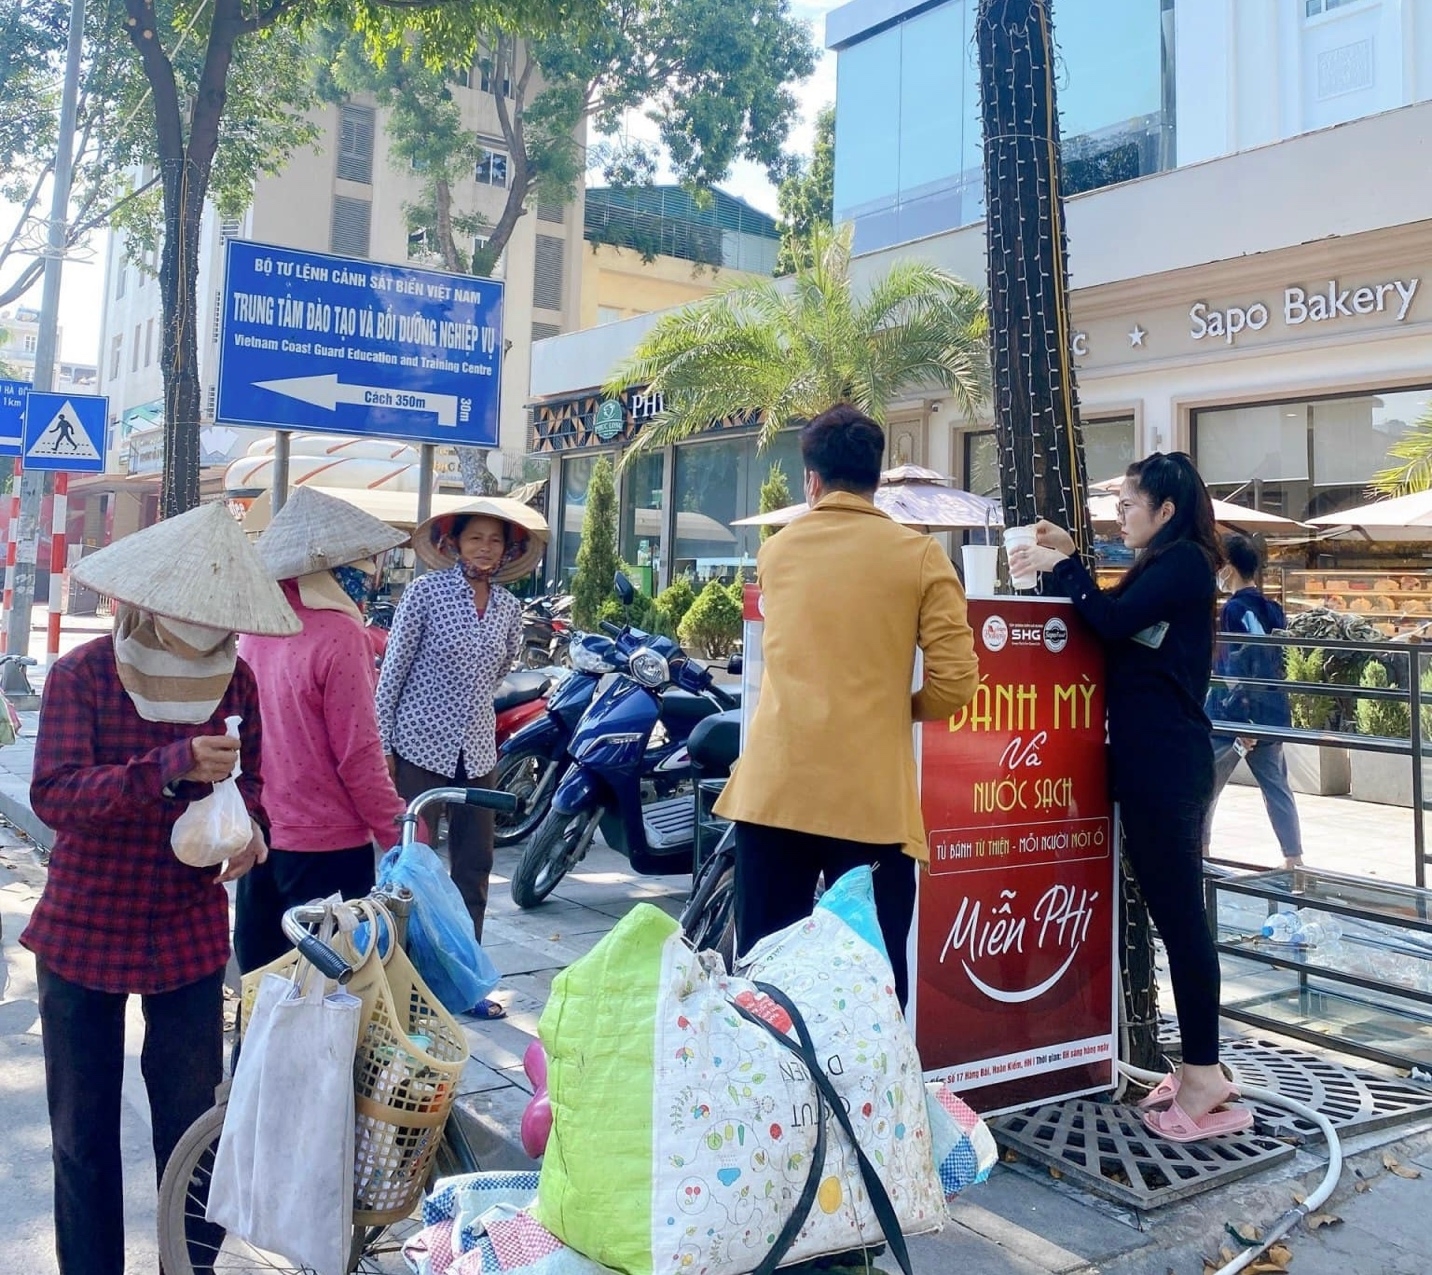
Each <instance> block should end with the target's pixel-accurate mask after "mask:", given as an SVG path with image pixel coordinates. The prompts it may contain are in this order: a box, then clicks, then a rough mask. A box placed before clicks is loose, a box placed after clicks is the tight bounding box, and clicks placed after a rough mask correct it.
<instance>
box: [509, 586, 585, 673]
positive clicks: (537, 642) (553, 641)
mask: <svg viewBox="0 0 1432 1275" xmlns="http://www.w3.org/2000/svg"><path fill="white" fill-rule="evenodd" d="M571 615H572V599H571V596H570V595H563V596H556V595H552V594H548V595H547V596H545V597H540V598H531V599H529V601H528V602H527V604H526V605H525V606H524V607H523V608H522V653H521V654H520V655H519V656H518V657H517V662H518V663H519V664H520V665H522V667H523V668H547V667H549V666H550V665H554V664H565V663H567V647H568V644H569V643H570V642H571V639H572V620H571Z"/></svg>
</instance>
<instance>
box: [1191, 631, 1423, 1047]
mask: <svg viewBox="0 0 1432 1275" xmlns="http://www.w3.org/2000/svg"><path fill="white" fill-rule="evenodd" d="M1218 641H1219V647H1220V650H1221V651H1225V650H1227V649H1228V648H1230V647H1241V648H1246V649H1250V650H1256V649H1257V648H1260V647H1274V648H1279V649H1281V650H1282V651H1284V652H1285V653H1288V652H1291V653H1292V654H1285V656H1284V660H1285V667H1289V668H1293V669H1296V670H1298V671H1299V672H1300V674H1301V675H1300V676H1294V677H1281V678H1279V677H1271V676H1263V677H1252V676H1242V675H1241V674H1237V673H1234V674H1230V675H1217V676H1215V679H1214V682H1215V685H1222V686H1225V687H1233V686H1235V685H1236V686H1242V687H1243V688H1245V689H1249V690H1254V691H1259V690H1261V691H1265V692H1272V693H1275V694H1277V695H1286V696H1287V697H1288V699H1289V703H1290V705H1291V706H1292V708H1293V711H1294V717H1295V723H1294V725H1293V726H1292V727H1289V728H1283V727H1277V726H1268V725H1258V724H1253V723H1249V722H1243V721H1229V720H1223V719H1215V720H1214V723H1213V725H1214V730H1215V731H1216V732H1218V733H1219V734H1222V735H1235V736H1240V737H1243V738H1248V739H1256V740H1261V741H1270V742H1276V743H1282V744H1309V745H1314V746H1317V747H1323V748H1337V749H1347V750H1349V751H1353V752H1365V753H1374V754H1382V755H1385V756H1393V757H1406V758H1407V759H1408V760H1409V763H1410V767H1411V803H1412V811H1411V814H1412V842H1413V845H1412V851H1413V880H1414V881H1415V885H1400V884H1396V883H1391V882H1386V881H1379V880H1375V879H1373V878H1371V877H1359V876H1352V875H1348V874H1340V873H1332V872H1324V871H1322V870H1320V869H1318V868H1316V867H1313V868H1296V869H1286V868H1285V869H1277V870H1268V869H1265V868H1260V867H1257V866H1255V865H1250V864H1246V863H1239V862H1236V861H1233V860H1229V859H1222V858H1220V859H1210V860H1209V861H1208V863H1207V864H1206V865H1205V873H1204V882H1205V895H1206V902H1207V906H1208V914H1209V924H1210V927H1211V928H1212V929H1213V931H1214V938H1215V943H1216V945H1217V948H1218V951H1219V954H1220V963H1221V965H1222V969H1223V999H1222V1006H1221V1008H1222V1011H1223V1013H1224V1014H1225V1015H1226V1016H1228V1017H1230V1018H1234V1019H1237V1020H1239V1021H1242V1022H1245V1023H1249V1024H1251V1025H1253V1026H1257V1027H1262V1028H1265V1029H1268V1030H1272V1031H1276V1032H1279V1033H1281V1034H1284V1035H1288V1036H1293V1037H1296V1038H1300V1039H1304V1040H1307V1041H1310V1042H1313V1043H1317V1044H1322V1045H1332V1046H1333V1047H1335V1048H1337V1049H1339V1050H1340V1051H1342V1052H1346V1053H1350V1054H1356V1055H1359V1056H1362V1057H1366V1058H1372V1059H1375V1060H1377V1061H1379V1062H1383V1063H1387V1064H1389V1065H1392V1066H1398V1067H1405V1068H1409V1069H1411V1068H1422V1069H1423V1070H1424V1071H1432V891H1429V890H1428V889H1427V888H1426V885H1427V880H1426V878H1427V845H1426V831H1425V806H1426V799H1427V793H1426V784H1425V777H1424V774H1423V762H1424V753H1425V749H1426V744H1427V740H1428V737H1429V735H1432V670H1429V669H1428V668H1427V663H1428V659H1429V656H1432V650H1429V649H1428V648H1427V647H1424V645H1423V644H1422V643H1421V642H1420V641H1418V640H1416V639H1415V638H1414V639H1412V640H1403V641H1392V640H1344V639H1327V638H1303V637H1291V636H1266V637H1265V636H1242V635H1231V634H1220V635H1219V639H1218ZM1264 662H1265V663H1268V662H1270V661H1266V660H1265V661H1264ZM1369 667H1376V668H1377V669H1378V671H1377V672H1375V673H1372V674H1369V673H1367V670H1368V668H1369ZM1310 669H1311V670H1313V671H1317V672H1320V673H1322V674H1323V676H1325V677H1327V678H1329V679H1330V680H1313V679H1312V678H1310V677H1308V676H1307V673H1308V671H1309V670H1310ZM1424 679H1426V681H1424ZM1364 682H1365V683H1366V684H1364ZM1359 705H1363V706H1368V705H1372V706H1376V707H1374V708H1372V709H1368V708H1366V707H1364V708H1362V709H1361V710H1359ZM1424 712H1426V713H1427V716H1426V717H1425V718H1424ZM1296 719H1301V720H1302V723H1303V724H1301V725H1300V724H1298V721H1297V720H1296ZM1353 725H1356V726H1360V727H1361V728H1362V729H1347V728H1348V727H1349V726H1353ZM1348 818H1349V820H1350V821H1351V820H1355V818H1356V814H1355V807H1352V806H1350V807H1349V810H1348ZM1349 831H1350V832H1352V831H1353V829H1352V828H1351V827H1350V829H1349ZM1280 912H1282V913H1292V915H1291V916H1289V917H1287V918H1286V919H1284V920H1282V921H1279V920H1278V919H1277V914H1278V913H1280ZM1299 935H1301V936H1302V938H1301V941H1300V940H1299V938H1298V936H1299Z"/></svg>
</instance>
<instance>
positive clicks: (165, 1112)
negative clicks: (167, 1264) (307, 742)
mask: <svg viewBox="0 0 1432 1275" xmlns="http://www.w3.org/2000/svg"><path fill="white" fill-rule="evenodd" d="M74 575H75V578H76V579H78V580H79V581H81V582H82V583H83V584H85V585H86V586H88V587H89V588H91V589H94V590H95V591H96V592H98V593H99V594H100V595H101V596H103V597H109V598H113V599H115V601H116V604H117V606H116V610H115V617H114V633H113V635H112V636H110V637H102V638H96V639H95V640H94V641H92V642H89V643H87V644H86V645H84V646H81V647H79V648H78V649H76V650H74V651H71V652H70V653H69V654H68V655H65V656H62V657H61V658H60V659H59V660H58V661H57V662H56V663H55V665H54V667H53V668H51V670H50V673H49V676H48V677H47V678H46V679H45V695H44V704H43V706H42V708H41V710H40V730H39V735H38V736H37V738H36V741H35V764H34V772H33V778H32V780H31V783H30V800H31V803H32V804H33V806H34V809H35V813H36V814H37V815H39V816H40V818H41V819H43V820H44V821H45V822H46V823H47V824H49V825H50V827H52V828H53V829H54V830H55V844H54V848H53V850H52V852H51V858H50V870H49V877H48V879H47V881H46V882H45V890H44V894H43V895H42V896H41V898H40V901H39V903H38V904H37V905H36V907H35V911H34V915H33V916H32V917H31V919H30V924H29V926H28V927H27V928H26V930H25V932H24V934H23V935H21V937H20V941H21V943H23V944H24V945H25V946H26V947H28V948H29V949H30V950H31V951H32V952H33V953H34V954H35V971H36V977H37V981H38V984H39V1001H40V1027H41V1034H42V1036H43V1038H44V1046H45V1089H46V1096H47V1098H48V1101H49V1112H50V1131H51V1140H52V1144H53V1149H54V1162H55V1251H56V1256H57V1258H58V1261H59V1269H60V1272H61V1275H123V1271H124V1183H123V1174H122V1171H121V1165H122V1159H123V1157H122V1155H121V1145H120V1111H121V1094H120V1088H121V1084H122V1081H123V1078H124V1054H125V1046H124V1035H125V1009H126V1003H127V1001H128V999H129V997H130V996H132V995H137V996H139V997H141V998H142V1000H143V1006H144V1019H145V1030H144V1051H143V1054H142V1059H141V1061H142V1064H143V1065H142V1070H143V1073H144V1084H145V1089H146V1091H147V1093H148V1096H149V1109H150V1117H151V1120H150V1123H151V1126H152V1132H153V1142H154V1158H155V1160H156V1161H157V1162H158V1170H159V1173H160V1175H161V1176H162V1175H163V1172H164V1166H165V1164H166V1163H167V1161H168V1159H169V1156H170V1153H171V1152H172V1151H173V1149H174V1146H175V1144H176V1143H177V1142H178V1140H179V1137H180V1136H181V1135H182V1134H183V1133H184V1131H185V1130H186V1129H187V1128H188V1127H189V1126H190V1125H191V1124H192V1123H193V1122H194V1121H195V1120H197V1119H198V1118H199V1116H200V1115H202V1114H203V1113H204V1112H205V1111H207V1110H208V1108H209V1107H210V1105H211V1104H212V1103H213V1101H214V1087H215V1086H216V1085H217V1084H218V1083H219V1082H220V1081H221V1080H222V1079H223V1049H224V1019H223V985H224V967H225V965H226V964H227V963H228V959H229V900H228V894H227V893H226V891H225V890H224V888H223V883H224V882H226V881H232V880H235V879H237V878H241V877H242V876H243V875H244V874H245V873H246V872H247V871H249V869H250V868H251V867H253V866H254V865H255V864H260V863H262V862H263V860H264V856H265V854H266V852H267V851H266V844H265V840H264V830H265V828H266V826H267V817H266V815H265V813H264V809H263V805H262V803H261V796H262V781H261V779H260V768H259V761H260V750H261V738H260V736H261V731H260V724H259V699H258V692H257V690H256V689H255V687H254V679H253V675H252V673H250V671H249V669H248V667H247V665H245V663H244V662H243V660H241V659H239V658H238V654H237V652H236V649H235V640H234V634H235V633H236V632H246V633H268V634H273V635H275V636H277V635H282V634H290V633H296V632H297V631H298V628H299V624H298V620H297V618H296V617H295V616H294V614H293V611H292V609H291V608H290V607H289V605H288V603H287V602H285V601H284V597H283V594H282V593H281V592H279V588H278V586H277V585H276V584H274V582H273V581H272V580H271V579H270V578H269V575H268V573H267V571H265V570H264V566H263V563H262V562H261V561H260V560H259V558H258V555H257V554H255V553H254V550H253V548H252V547H251V546H250V545H249V543H248V541H247V539H246V538H245V536H244V533H243V532H242V531H241V530H240V529H239V525H238V523H236V522H235V521H234V519H233V517H232V516H231V515H230V514H229V512H228V509H227V508H226V507H225V506H224V505H222V504H215V505H204V506H202V507H200V508H198V509H194V510H191V511H190V512H189V513H186V514H181V515H180V516H178V517H177V518H171V519H168V520H167V521H165V522H161V523H159V524H158V525H157V526H154V527H150V528H148V529H147V530H145V531H141V532H137V533H136V534H135V535H132V536H127V537H125V538H124V539H123V540H120V541H117V542H116V543H115V544H113V545H111V546H110V547H109V548H107V549H103V550H101V551H100V552H99V553H97V554H95V555H93V556H92V557H89V558H86V559H84V560H83V561H82V562H81V563H79V564H77V565H76V567H75V569H74ZM229 716H237V717H241V718H242V719H243V723H242V725H241V727H240V739H238V740H232V739H228V738H226V737H225V734H224V719H225V718H226V717H229ZM240 759H241V760H242V766H243V773H242V774H241V775H240V777H239V780H238V788H239V792H240V793H241V794H242V795H243V799H244V804H245V805H246V806H247V808H248V811H249V815H250V819H251V823H252V831H253V835H252V838H251V839H250V841H249V844H248V846H247V847H246V848H245V849H244V850H243V851H242V852H241V853H240V854H238V855H236V856H234V857H233V858H231V859H230V860H229V861H228V864H227V865H226V867H225V868H224V869H223V870H222V871H221V870H219V869H217V868H192V867H188V866H186V865H185V864H183V863H181V862H180V861H179V860H178V859H177V858H176V857H175V855H174V852H173V850H172V849H171V847H170V836H171V833H172V831H173V828H174V823H175V821H176V820H177V819H178V818H179V816H180V815H181V814H182V813H183V812H184V810H185V809H186V808H187V807H188V805H189V803H190V802H192V801H197V800H200V799H202V798H203V797H206V796H208V795H209V794H210V793H211V792H212V791H213V785H214V784H215V783H217V782H218V781H219V780H222V779H227V778H228V777H229V774H230V772H231V771H232V769H233V766H234V762H235V761H236V760H240Z"/></svg>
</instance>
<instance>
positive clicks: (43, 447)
mask: <svg viewBox="0 0 1432 1275" xmlns="http://www.w3.org/2000/svg"><path fill="white" fill-rule="evenodd" d="M108 415H109V399H108V398H105V397H103V396H102V395H98V394H36V393H34V392H31V393H30V394H28V395H27V396H26V400H25V437H24V465H25V468H26V469H40V470H58V471H63V472H65V473H70V474H98V473H103V472H104V443H105V423H106V421H107V419H108Z"/></svg>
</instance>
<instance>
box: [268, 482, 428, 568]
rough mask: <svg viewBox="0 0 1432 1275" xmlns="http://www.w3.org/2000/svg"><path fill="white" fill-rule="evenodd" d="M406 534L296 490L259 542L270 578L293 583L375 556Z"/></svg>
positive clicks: (369, 516) (353, 509)
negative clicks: (296, 580)
mask: <svg viewBox="0 0 1432 1275" xmlns="http://www.w3.org/2000/svg"><path fill="white" fill-rule="evenodd" d="M407 539H408V538H407V536H405V535H404V534H403V533H402V532H401V531H398V530H395V529H394V528H393V527H390V526H388V524H387V523H386V522H382V521H380V520H379V519H377V518H375V517H373V515H372V514H369V513H365V512H364V511H363V510H361V509H359V508H358V507H357V506H356V505H350V504H349V503H348V502H347V501H346V500H339V499H338V497H337V496H328V495H324V494H323V493H322V492H317V491H313V490H311V489H310V488H308V487H295V488H294V489H293V490H292V491H291V492H290V493H289V495H288V499H287V501H285V502H284V506H283V508H282V509H280V510H279V511H278V514H277V515H276V516H275V517H274V520H273V521H272V522H271V523H269V525H268V527H267V528H266V529H265V530H264V533H263V535H261V536H260V537H259V539H258V551H259V556H260V557H261V558H262V559H263V560H264V563H265V565H267V567H268V569H269V571H270V572H271V573H272V575H273V578H274V579H275V580H294V579H297V578H298V577H299V576H306V575H312V574H313V573H314V572H315V571H331V570H332V569H333V568H334V567H342V566H346V565H347V564H348V563H350V562H361V561H363V560H364V559H366V558H373V557H376V556H377V555H378V554H380V553H382V552H383V551H384V550H387V549H396V548H397V547H398V546H399V545H401V544H405V543H406V542H407Z"/></svg>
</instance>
